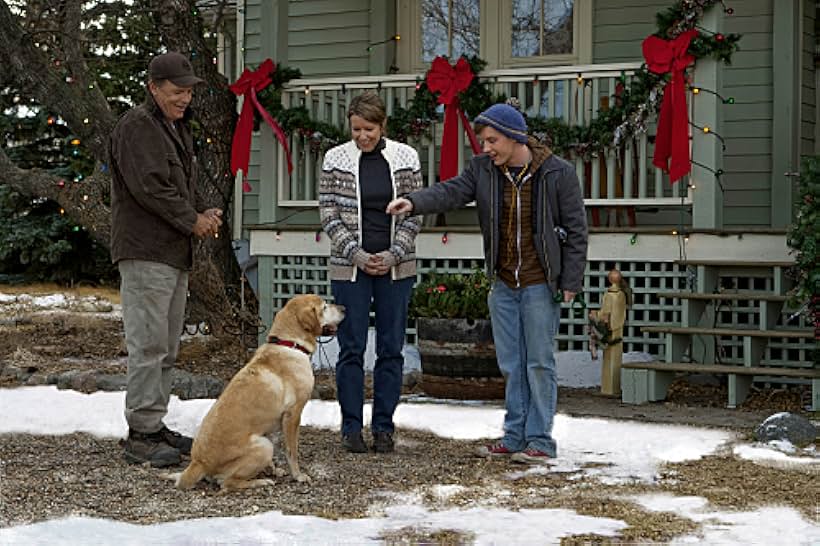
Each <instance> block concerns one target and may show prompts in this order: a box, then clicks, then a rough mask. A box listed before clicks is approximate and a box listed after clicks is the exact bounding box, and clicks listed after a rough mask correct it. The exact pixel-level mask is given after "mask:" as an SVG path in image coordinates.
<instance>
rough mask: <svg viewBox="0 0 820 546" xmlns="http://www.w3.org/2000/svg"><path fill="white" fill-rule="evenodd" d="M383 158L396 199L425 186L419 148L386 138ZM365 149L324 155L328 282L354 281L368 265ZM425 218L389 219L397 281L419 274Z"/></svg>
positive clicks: (342, 148)
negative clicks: (361, 184) (364, 233)
mask: <svg viewBox="0 0 820 546" xmlns="http://www.w3.org/2000/svg"><path fill="white" fill-rule="evenodd" d="M384 140H385V147H384V149H383V150H382V155H383V156H384V158H385V159H386V160H387V164H388V165H389V167H390V175H391V178H392V179H393V198H394V199H395V198H397V197H403V196H405V195H407V194H408V193H410V192H412V191H414V190H417V189H419V188H421V186H422V178H421V165H420V164H419V155H418V153H417V152H416V150H415V149H414V148H412V147H410V146H408V145H406V144H402V143H400V142H395V141H393V140H390V139H387V138H385V139H384ZM361 154H362V152H361V150H359V147H358V146H356V143H355V142H354V141H352V140H351V141H349V142H347V143H345V144H340V145H339V146H336V147H334V148H332V149H330V150H328V152H327V153H326V154H325V160H324V164H323V165H322V175H321V177H320V178H319V214H320V216H321V219H322V228H323V229H324V230H325V232H326V233H327V234H328V235H329V236H330V279H331V280H336V281H355V280H356V272H357V271H358V267H357V266H356V264H357V263H363V262H364V261H365V254H366V252H365V250H364V249H363V248H362V233H361V229H360V226H361V224H362V211H361V191H360V189H359V159H360V158H361ZM420 227H421V216H394V217H393V218H392V221H391V228H392V229H391V234H390V248H389V250H390V253H391V254H392V255H393V258H394V261H395V263H394V265H393V267H392V268H391V275H392V278H393V280H398V279H404V278H407V277H414V276H415V275H416V242H415V241H416V235H417V234H418V232H419V229H420Z"/></svg>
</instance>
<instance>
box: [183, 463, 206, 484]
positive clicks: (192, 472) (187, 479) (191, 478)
mask: <svg viewBox="0 0 820 546" xmlns="http://www.w3.org/2000/svg"><path fill="white" fill-rule="evenodd" d="M204 477H205V468H204V467H203V466H202V464H201V463H199V462H198V461H191V464H189V465H188V468H186V469H185V470H184V471H183V472H182V474H180V475H179V477H178V478H177V484H176V485H177V489H190V488H192V487H193V486H195V485H196V484H197V482H198V481H199V480H201V479H202V478H204Z"/></svg>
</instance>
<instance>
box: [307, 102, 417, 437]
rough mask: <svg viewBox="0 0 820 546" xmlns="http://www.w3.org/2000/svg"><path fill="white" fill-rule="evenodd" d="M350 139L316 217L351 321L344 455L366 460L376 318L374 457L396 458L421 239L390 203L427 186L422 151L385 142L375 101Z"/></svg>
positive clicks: (343, 338)
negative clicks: (367, 385) (370, 346)
mask: <svg viewBox="0 0 820 546" xmlns="http://www.w3.org/2000/svg"><path fill="white" fill-rule="evenodd" d="M348 119H349V121H350V131H351V135H352V140H351V141H350V142H347V143H345V144H341V145H339V146H336V147H335V148H332V149H331V150H328V152H327V154H326V155H325V160H324V165H323V166H322V175H321V178H320V180H319V212H320V214H321V218H322V227H323V228H324V230H325V232H327V234H328V235H329V236H330V240H331V250H330V284H331V290H332V292H333V297H334V299H335V300H336V303H338V304H341V305H344V306H345V309H346V318H345V320H344V321H343V322H342V323H341V324H340V326H339V330H338V333H337V336H338V340H339V360H338V362H337V363H336V388H337V393H338V398H339V405H340V406H341V409H342V446H343V447H344V448H345V449H346V450H347V451H350V452H353V453H365V452H367V446H366V445H365V443H364V439H363V437H362V427H363V423H362V406H363V405H364V352H365V347H366V346H367V331H368V327H369V325H370V305H371V303H372V304H373V307H374V311H375V326H376V366H375V368H374V370H373V419H372V423H371V432H372V434H373V450H374V451H376V452H377V453H389V452H391V451H393V432H394V429H395V427H394V425H393V412H394V411H395V409H396V406H397V405H398V403H399V396H400V395H401V385H402V366H403V364H404V356H403V355H402V347H403V346H404V332H405V328H406V324H407V306H408V304H409V302H410V293H411V290H412V288H413V282H414V280H415V278H416V254H415V239H416V235H417V234H418V231H419V227H420V226H421V218H420V217H410V216H404V217H395V218H394V217H393V216H391V215H389V214H387V213H386V212H385V210H386V208H387V204H388V203H389V202H390V201H391V200H393V199H396V198H398V197H401V196H404V195H407V194H408V193H410V192H411V191H413V190H416V189H418V188H420V187H421V184H422V180H421V166H420V164H419V156H418V153H416V150H415V149H413V148H411V147H410V146H407V145H406V144H401V143H398V142H394V141H392V140H390V139H388V138H385V136H384V130H385V124H386V121H387V113H386V111H385V106H384V102H383V101H382V99H381V97H379V95H378V94H377V93H374V92H372V91H367V92H365V93H362V94H361V95H359V96H357V97H355V98H354V99H353V100H352V101H351V102H350V109H349V111H348Z"/></svg>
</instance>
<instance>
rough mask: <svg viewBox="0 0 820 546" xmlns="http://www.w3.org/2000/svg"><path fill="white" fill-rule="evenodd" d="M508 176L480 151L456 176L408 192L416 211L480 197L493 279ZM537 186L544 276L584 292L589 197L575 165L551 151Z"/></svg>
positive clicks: (536, 221)
mask: <svg viewBox="0 0 820 546" xmlns="http://www.w3.org/2000/svg"><path fill="white" fill-rule="evenodd" d="M529 146H530V148H531V149H533V152H534V153H537V152H542V151H543V150H544V147H543V146H541V145H539V144H537V141H534V140H532V139H531V140H530V143H529ZM538 148H541V149H540V150H538ZM504 180H505V178H504V176H503V174H502V173H501V171H500V170H499V169H498V168H497V167H496V166H495V165H494V164H493V162H492V160H491V159H490V157H489V156H488V155H486V154H481V155H478V156H476V157H474V158H473V159H472V160H471V161H470V163H469V164H468V165H467V167H466V168H465V169H464V171H463V172H462V173H461V174H460V175H458V176H456V177H455V178H451V179H449V180H445V181H444V182H441V183H439V184H435V185H433V186H431V187H429V188H425V189H422V190H418V191H415V192H413V193H411V194H410V195H409V196H408V198H409V199H410V201H412V203H413V214H435V213H440V212H446V211H448V210H453V209H456V208H458V207H461V206H464V205H466V204H467V203H470V202H471V201H475V202H476V208H477V212H478V223H479V227H480V228H481V233H482V235H483V239H484V259H485V264H486V267H487V274H488V275H489V276H490V277H493V276H494V275H495V272H496V266H497V263H498V251H499V244H498V241H499V238H500V224H501V212H502V211H501V207H502V205H503V189H504V188H503V184H504ZM533 184H534V186H533V207H532V209H533V215H534V217H533V219H532V226H533V230H534V233H533V239H534V242H535V250H536V252H537V254H538V260H539V261H540V263H541V266H542V267H543V268H544V274H545V276H546V278H547V279H548V281H549V284H550V287H551V288H552V289H553V291H556V290H558V289H562V290H569V291H572V292H580V291H581V288H582V286H583V280H584V269H585V268H586V259H587V239H588V235H587V221H586V211H585V209H584V200H583V197H582V196H581V188H580V185H579V183H578V177H577V176H576V175H575V169H574V167H573V166H572V165H571V164H570V163H568V162H567V161H565V160H563V159H560V158H558V157H556V156H555V155H553V154H549V156H548V157H547V158H546V159H544V161H543V162H541V164H540V165H539V167H538V169H537V173H536V175H535V176H533ZM556 225H560V226H562V227H563V228H564V229H566V231H567V238H566V242H565V243H564V244H563V245H562V244H561V243H560V242H559V240H558V236H557V235H556V233H555V226H556Z"/></svg>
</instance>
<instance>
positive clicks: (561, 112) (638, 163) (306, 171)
mask: <svg viewBox="0 0 820 546" xmlns="http://www.w3.org/2000/svg"><path fill="white" fill-rule="evenodd" d="M639 67H640V64H639V63H618V64H596V65H583V66H559V67H532V68H526V69H514V70H513V69H506V70H492V71H485V72H482V73H480V74H479V75H478V78H480V79H481V80H484V81H486V82H488V83H489V84H490V87H491V89H492V91H493V93H495V94H502V95H504V96H506V97H515V98H517V99H518V100H519V101H520V103H521V110H522V111H523V112H525V113H526V115H527V116H528V117H529V118H535V117H537V118H541V119H551V118H557V119H560V120H562V121H563V122H564V123H566V124H568V125H570V126H580V127H588V126H589V125H590V123H591V122H592V121H593V120H595V119H596V118H598V116H599V115H600V114H602V113H604V112H606V111H607V110H608V109H609V107H610V105H611V104H612V103H613V101H614V100H616V97H615V95H616V88H617V87H618V86H619V85H622V86H624V87H627V88H628V86H629V82H630V80H631V77H632V75H633V74H634V71H635V70H636V69H637V68H639ZM707 70H708V67H707ZM423 78H424V74H423V73H411V74H393V75H384V76H361V77H358V78H356V79H355V80H351V79H349V78H322V79H300V80H293V81H291V82H289V83H288V84H287V85H286V86H285V88H284V90H283V93H282V102H283V104H284V106H285V107H294V106H304V107H305V108H306V109H307V110H308V112H309V113H310V116H311V117H312V118H313V119H316V120H320V121H323V122H326V123H330V124H332V125H334V126H337V127H341V128H344V129H345V130H346V129H347V124H348V120H347V116H346V112H347V109H348V107H349V105H350V101H351V100H352V98H353V97H354V96H355V95H357V94H359V93H361V92H362V91H364V90H366V89H375V90H378V91H379V93H380V94H381V95H382V97H383V98H384V100H385V103H386V105H387V110H388V115H391V114H392V113H393V112H394V110H395V109H396V108H398V107H402V108H404V107H407V106H408V104H409V102H410V101H411V100H412V99H413V96H414V93H415V91H416V89H417V86H418V85H419V83H420V82H421V81H423ZM693 114H694V106H693V101H691V100H690V117H691V116H692V115H693ZM442 118H443V111H442V109H441V107H439V117H438V119H437V120H434V121H433V123H432V125H431V126H430V128H429V130H427V131H425V132H424V133H423V134H421V135H420V136H418V137H413V136H411V137H409V139H408V144H410V145H412V146H413V147H415V148H416V149H417V150H418V152H419V157H420V159H421V162H422V168H423V173H424V182H425V184H426V185H431V184H435V183H436V182H438V181H439V180H438V175H437V170H438V159H439V157H440V148H441V133H442V126H443V123H442ZM653 121H654V120H651V119H649V120H647V126H648V129H649V130H648V131H647V132H644V133H641V134H640V135H638V136H637V137H635V138H625V139H624V141H623V142H622V145H621V146H619V147H615V146H611V145H609V146H603V149H604V151H603V152H602V153H599V152H597V151H594V152H591V153H585V154H581V153H575V152H573V153H569V154H565V156H564V157H565V159H568V160H569V161H571V162H573V163H574V165H575V169H576V173H577V175H578V180H579V184H580V186H581V189H582V192H583V196H584V201H585V204H586V205H587V207H588V209H589V211H590V218H589V220H590V225H592V226H610V227H614V226H626V227H630V228H631V227H636V226H640V227H658V226H665V227H673V228H677V229H680V230H685V229H687V228H690V227H713V226H714V224H715V222H713V221H707V222H705V224H704V225H701V226H695V225H694V224H693V218H695V217H697V216H698V214H697V209H698V208H700V209H702V210H707V209H708V212H707V215H708V216H710V217H711V216H714V215H715V214H716V213H715V211H714V208H715V204H714V195H713V191H709V190H707V191H703V192H698V191H695V190H696V188H698V186H699V180H698V177H704V178H708V180H703V182H704V184H703V187H704V188H709V187H711V186H714V180H713V179H714V174H713V171H714V170H716V167H713V168H711V170H710V169H709V168H704V169H698V167H697V166H696V167H695V170H693V173H692V175H691V176H689V177H685V178H684V179H682V180H680V181H679V183H677V184H674V185H673V184H671V183H670V181H669V177H668V176H667V175H666V174H665V173H664V172H663V171H661V170H660V169H658V168H656V167H655V166H653V165H652V153H653V145H652V142H651V140H652V139H651V138H650V136H649V135H651V134H654V126H653ZM694 132H695V133H697V132H699V131H694ZM263 133H264V132H263ZM537 136H539V137H548V136H549V135H543V134H539V135H537ZM289 138H290V142H289V145H290V148H291V158H292V161H293V172H292V174H291V175H290V176H288V174H287V168H286V165H287V163H286V161H285V155H284V151H283V150H282V148H281V146H279V145H278V144H273V146H272V147H273V149H274V150H275V152H273V154H272V155H273V158H272V161H271V164H270V168H271V169H272V172H273V173H274V177H273V178H274V179H275V180H276V184H275V186H276V187H275V196H271V197H273V198H274V199H275V202H276V206H277V207H281V208H282V211H281V212H282V214H278V215H277V216H282V215H286V214H287V211H288V210H289V209H294V208H304V207H316V206H317V204H318V201H317V197H318V195H317V194H318V182H317V180H318V174H319V173H320V172H321V166H322V161H323V158H324V150H322V149H321V148H320V147H319V146H317V142H316V139H315V137H314V136H313V135H309V134H301V133H298V132H294V134H291V135H290V137H289ZM465 141H466V138H465V135H464V133H463V131H460V132H459V146H458V149H459V166H463V165H464V163H465V162H466V161H469V158H470V157H471V154H472V151H471V150H470V147H469V145H468V144H467V143H466V142H465ZM696 143H697V134H693V144H696ZM709 144H712V143H709ZM704 148H708V146H707V147H704ZM704 152H707V153H708V152H709V150H708V149H705V150H704ZM698 153H699V152H698V149H697V147H696V146H693V150H692V154H693V160H694V161H695V163H694V165H698V164H703V165H706V167H710V165H709V163H711V161H709V158H707V157H704V158H699V157H698ZM699 159H700V161H698V160H699ZM266 167H267V166H266ZM238 197H239V196H238ZM260 197H261V196H260ZM602 213H603V214H602Z"/></svg>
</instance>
